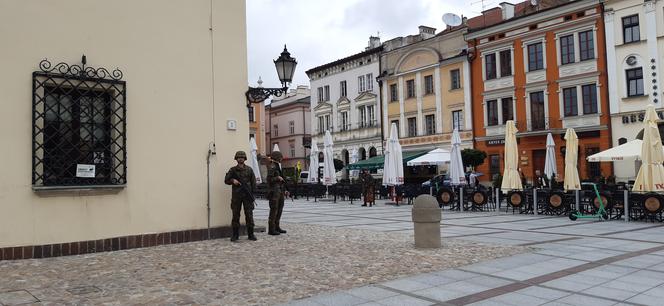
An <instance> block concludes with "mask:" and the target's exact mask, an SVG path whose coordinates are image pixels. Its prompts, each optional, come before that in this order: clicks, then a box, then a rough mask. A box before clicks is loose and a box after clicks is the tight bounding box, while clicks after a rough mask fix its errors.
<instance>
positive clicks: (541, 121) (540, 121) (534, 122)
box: [529, 117, 549, 131]
mask: <svg viewBox="0 0 664 306" xmlns="http://www.w3.org/2000/svg"><path fill="white" fill-rule="evenodd" d="M548 129H549V117H540V118H530V129H529V131H545V130H548Z"/></svg>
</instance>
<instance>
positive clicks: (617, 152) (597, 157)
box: [586, 139, 643, 162]
mask: <svg viewBox="0 0 664 306" xmlns="http://www.w3.org/2000/svg"><path fill="white" fill-rule="evenodd" d="M642 146H643V141H642V140H641V139H634V140H632V141H628V142H626V143H623V144H621V145H619V146H617V147H613V148H611V149H608V150H604V151H602V152H599V153H595V154H593V155H590V156H588V157H587V158H586V159H587V160H588V161H589V162H603V161H623V160H626V161H634V160H640V159H641V147H642Z"/></svg>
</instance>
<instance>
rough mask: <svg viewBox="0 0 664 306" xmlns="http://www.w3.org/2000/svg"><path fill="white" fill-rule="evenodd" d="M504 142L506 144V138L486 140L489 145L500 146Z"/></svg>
mask: <svg viewBox="0 0 664 306" xmlns="http://www.w3.org/2000/svg"><path fill="white" fill-rule="evenodd" d="M504 144H505V139H492V140H487V141H486V145H487V146H500V145H504Z"/></svg>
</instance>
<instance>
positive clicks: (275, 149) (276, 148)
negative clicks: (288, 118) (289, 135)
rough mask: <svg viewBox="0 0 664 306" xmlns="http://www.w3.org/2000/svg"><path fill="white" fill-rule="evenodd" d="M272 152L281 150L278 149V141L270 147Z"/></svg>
mask: <svg viewBox="0 0 664 306" xmlns="http://www.w3.org/2000/svg"><path fill="white" fill-rule="evenodd" d="M272 152H281V151H279V144H278V143H275V144H274V147H273V148H272Z"/></svg>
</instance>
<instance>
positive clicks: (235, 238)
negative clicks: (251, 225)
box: [231, 227, 240, 242]
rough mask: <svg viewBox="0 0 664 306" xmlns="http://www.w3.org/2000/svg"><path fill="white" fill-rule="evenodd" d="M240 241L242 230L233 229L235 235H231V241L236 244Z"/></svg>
mask: <svg viewBox="0 0 664 306" xmlns="http://www.w3.org/2000/svg"><path fill="white" fill-rule="evenodd" d="M238 239H240V228H238V227H233V234H231V241H232V242H235V241H237V240H238Z"/></svg>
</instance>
